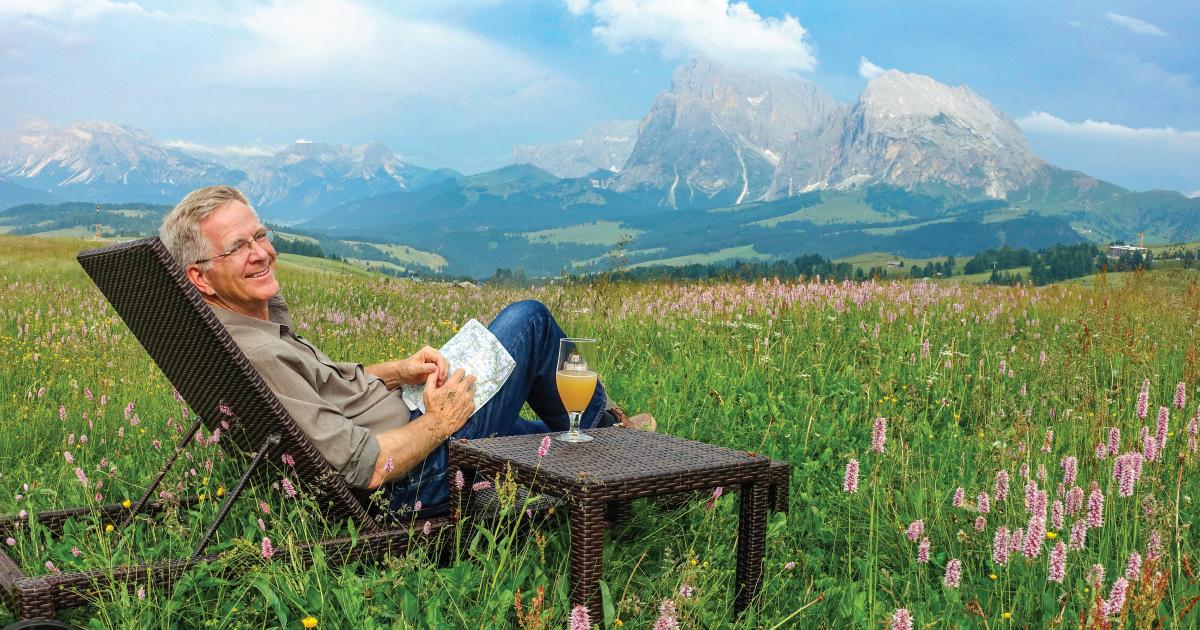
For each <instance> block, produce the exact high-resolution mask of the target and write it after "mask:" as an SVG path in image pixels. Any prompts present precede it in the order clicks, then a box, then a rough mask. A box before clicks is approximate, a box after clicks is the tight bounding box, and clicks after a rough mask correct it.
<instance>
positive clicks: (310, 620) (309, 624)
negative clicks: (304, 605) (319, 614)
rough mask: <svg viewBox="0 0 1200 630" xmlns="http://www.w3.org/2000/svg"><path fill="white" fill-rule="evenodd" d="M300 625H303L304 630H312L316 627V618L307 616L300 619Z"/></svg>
mask: <svg viewBox="0 0 1200 630" xmlns="http://www.w3.org/2000/svg"><path fill="white" fill-rule="evenodd" d="M300 624H301V625H303V626H304V627H305V628H308V629H309V630H312V629H313V628H316V627H317V618H316V617H314V616H312V615H309V616H307V617H305V618H303V619H301V620H300Z"/></svg>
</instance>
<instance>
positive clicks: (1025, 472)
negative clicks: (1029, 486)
mask: <svg viewBox="0 0 1200 630" xmlns="http://www.w3.org/2000/svg"><path fill="white" fill-rule="evenodd" d="M1020 451H1021V452H1022V453H1024V452H1025V443H1024V442H1021V444H1020ZM1021 478H1022V479H1029V462H1024V463H1022V464H1021Z"/></svg>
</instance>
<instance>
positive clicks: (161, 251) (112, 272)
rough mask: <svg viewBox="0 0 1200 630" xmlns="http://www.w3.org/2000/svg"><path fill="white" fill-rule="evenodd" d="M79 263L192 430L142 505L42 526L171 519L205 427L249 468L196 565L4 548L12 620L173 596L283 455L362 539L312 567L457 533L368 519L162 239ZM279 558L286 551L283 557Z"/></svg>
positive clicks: (306, 547)
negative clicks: (77, 566) (169, 499)
mask: <svg viewBox="0 0 1200 630" xmlns="http://www.w3.org/2000/svg"><path fill="white" fill-rule="evenodd" d="M78 260H79V263H80V265H82V266H83V268H84V270H85V271H86V272H87V273H88V275H89V276H91V278H92V280H93V281H94V282H95V283H96V285H97V286H98V287H99V288H100V291H101V292H102V293H103V294H104V295H105V297H106V298H108V301H109V302H110V303H111V304H112V306H113V308H114V309H115V310H116V311H117V314H118V315H120V317H121V319H123V320H124V322H125V324H126V325H127V326H128V328H129V329H130V330H131V331H132V332H133V334H134V336H135V337H136V338H137V339H138V341H139V342H140V343H141V344H142V346H143V347H144V348H145V349H146V351H147V353H149V355H150V357H151V358H152V359H153V360H154V362H155V363H156V364H158V367H159V368H160V369H161V370H162V371H163V373H164V374H165V375H166V376H167V378H168V379H169V380H170V381H171V383H172V384H173V385H174V386H175V387H176V389H177V390H178V392H179V394H180V395H181V396H182V397H183V399H184V401H186V402H187V404H188V405H189V406H190V407H191V409H192V410H193V411H194V412H195V413H196V416H195V424H193V426H192V427H191V428H190V430H188V431H187V432H186V433H185V434H184V437H183V438H182V440H181V442H180V444H179V445H178V446H177V447H176V449H175V451H174V453H173V454H172V455H171V456H170V457H169V458H168V460H167V462H166V463H165V464H164V466H163V468H162V470H161V471H159V473H158V475H157V476H156V477H155V479H154V480H153V482H152V483H151V485H150V486H149V488H148V489H147V491H146V493H145V494H144V496H143V497H142V498H141V499H140V500H138V501H137V502H136V503H134V504H133V505H132V506H131V507H130V508H129V509H126V508H124V507H122V506H121V505H119V504H110V505H105V506H101V507H99V508H94V509H93V508H72V509H64V510H57V511H52V512H43V513H40V514H38V515H37V518H38V522H39V523H40V524H41V525H42V526H44V527H46V528H47V529H49V530H50V531H51V532H52V533H54V534H55V535H61V534H62V532H63V529H64V526H65V524H66V523H67V521H68V520H70V519H72V518H79V517H84V516H87V515H89V514H94V513H98V514H99V515H101V516H102V517H103V519H104V520H105V521H107V522H114V523H116V522H122V523H128V522H130V521H131V520H132V519H133V518H134V516H135V515H137V514H143V515H153V514H156V513H158V512H161V511H163V510H164V509H165V506H164V505H163V504H161V503H159V502H157V501H152V500H151V499H152V498H154V497H155V496H157V494H156V491H157V488H158V485H159V483H160V482H161V481H162V479H163V477H164V476H165V475H166V473H167V471H168V470H170V468H171V467H172V465H173V464H174V463H175V461H176V459H177V458H178V457H179V455H180V454H181V453H182V452H183V450H184V449H185V448H186V447H187V445H188V443H189V441H190V440H191V439H192V438H193V436H194V435H195V434H196V431H197V429H199V428H200V424H201V423H203V424H204V425H205V426H206V427H207V428H208V430H209V431H214V430H216V429H217V428H218V427H221V426H222V424H223V423H225V424H228V425H229V426H228V428H224V427H222V437H221V439H222V441H223V442H224V441H230V442H232V443H233V447H230V448H226V449H225V450H226V452H227V453H228V454H229V455H230V456H232V457H239V456H240V457H243V458H244V459H245V461H246V469H245V472H244V474H243V476H242V478H241V480H240V481H239V482H238V484H237V485H236V486H235V487H234V488H233V489H232V490H231V491H230V492H229V493H228V495H227V496H226V497H225V499H224V503H223V504H222V506H221V508H220V510H219V512H218V514H217V516H216V518H215V519H214V521H213V523H212V524H211V525H210V526H209V528H208V530H207V531H206V532H205V534H204V536H203V538H202V540H201V542H200V543H199V544H198V545H197V547H196V549H195V551H194V553H193V554H192V556H191V557H190V558H179V559H172V560H163V561H159V562H154V563H147V564H140V565H130V566H125V567H119V568H117V569H115V570H114V569H107V570H93V571H80V572H73V573H53V574H47V575H25V574H24V573H23V572H22V571H21V570H20V568H19V567H18V566H17V564H16V563H15V562H14V561H13V560H12V559H10V558H9V557H8V556H7V555H6V554H5V553H3V552H2V551H0V598H2V601H3V603H4V604H5V605H6V606H7V608H8V610H9V611H10V612H12V613H13V615H14V616H15V617H17V618H18V619H22V620H27V619H52V618H54V616H55V615H56V613H58V612H59V611H61V610H64V609H67V608H72V607H77V606H81V605H85V604H87V603H88V602H89V601H90V600H93V599H94V598H95V597H96V594H97V592H99V591H101V590H102V589H105V588H107V587H108V586H109V585H110V584H113V583H114V582H118V583H126V584H129V585H131V586H133V585H138V584H143V585H145V584H152V585H155V586H159V587H166V586H169V585H170V584H172V583H174V582H175V581H176V580H178V579H179V578H180V577H182V576H183V575H184V574H185V573H186V572H187V571H188V570H189V569H190V568H192V567H193V566H195V565H197V564H199V563H202V562H206V561H211V560H214V559H216V558H217V557H218V556H217V555H216V554H210V553H208V552H207V548H208V546H209V543H210V541H211V540H212V536H213V534H215V532H216V531H217V529H218V527H219V526H220V524H221V522H222V521H223V519H224V518H225V516H226V515H227V514H228V512H229V509H230V508H231V507H232V505H233V503H234V501H236V500H237V498H238V496H239V495H240V494H241V492H242V491H243V489H244V488H245V487H246V485H247V484H248V483H249V482H250V481H251V480H252V479H255V478H258V477H262V476H263V472H264V470H263V468H264V464H265V466H266V467H279V466H282V464H281V463H280V459H281V458H280V457H279V456H280V455H281V454H283V453H288V454H290V455H291V457H292V459H293V460H294V466H293V467H292V470H291V471H290V472H293V473H295V475H296V476H297V477H299V478H300V479H302V480H304V481H305V483H306V489H307V490H308V492H309V493H310V494H311V495H312V496H313V497H315V498H316V499H317V501H318V502H319V504H320V506H321V508H322V513H323V514H324V515H325V516H326V517H327V518H329V519H332V520H331V522H344V521H346V520H347V519H350V520H351V521H352V522H353V523H354V524H355V527H356V528H357V534H358V535H357V536H355V537H354V539H353V540H352V539H351V538H348V537H346V538H336V539H331V540H323V541H317V542H311V543H307V544H303V545H300V546H298V548H297V549H298V553H299V554H300V555H302V556H303V558H302V560H304V561H307V559H308V556H309V554H310V552H311V550H312V549H314V548H315V547H318V546H320V547H323V548H324V556H325V558H326V561H327V563H328V564H329V565H330V566H337V565H339V564H342V563H344V562H346V561H348V560H350V559H352V558H353V559H361V560H367V559H371V558H377V557H382V556H383V555H385V554H389V553H391V554H399V553H403V552H405V551H407V550H408V549H409V548H410V546H411V545H414V544H416V545H421V544H425V542H426V539H425V538H424V536H425V535H427V534H426V533H425V531H423V530H425V529H426V527H425V526H426V524H428V532H429V533H430V534H437V533H438V532H441V531H443V530H445V529H448V528H451V527H453V526H454V525H455V520H454V519H453V518H451V517H434V518H425V519H420V520H416V521H413V520H411V519H410V520H405V521H403V522H400V523H398V524H393V523H389V522H386V521H384V522H381V521H380V520H379V519H377V518H376V517H375V516H373V515H372V514H370V513H368V511H367V509H365V508H364V506H363V503H362V502H360V500H359V498H358V497H356V496H355V493H354V492H352V491H351V489H350V487H349V486H347V484H346V483H345V481H344V480H343V478H342V476H341V475H340V474H338V473H337V472H336V471H335V470H334V469H333V468H332V466H330V464H329V463H328V462H327V461H326V460H325V458H324V457H322V456H321V454H320V453H319V452H318V451H317V450H316V448H315V447H314V446H313V444H312V442H311V441H310V440H309V439H308V437H307V436H305V435H304V433H303V432H301V430H300V428H299V427H298V426H297V425H296V423H295V422H294V421H293V420H292V418H291V416H290V415H288V413H287V411H286V410H285V409H284V408H283V406H282V405H281V404H280V402H279V400H278V399H277V398H276V397H275V395H274V394H273V393H272V392H271V390H270V389H269V388H268V387H267V385H266V383H264V382H263V380H262V377H261V376H260V375H259V373H258V371H257V370H256V369H255V368H254V367H253V366H252V365H251V364H250V362H249V360H247V358H246V357H245V355H244V354H242V352H241V350H240V349H239V348H238V347H237V344H236V343H235V342H234V341H233V339H232V338H231V337H230V336H229V334H228V333H227V332H226V331H225V328H224V327H223V326H222V325H221V323H220V322H219V321H218V320H217V318H216V316H215V315H213V313H212V311H211V309H210V308H209V307H208V306H207V305H206V304H205V303H204V301H203V299H202V298H201V296H200V294H199V293H198V292H197V291H196V289H195V288H194V287H193V286H192V285H191V283H190V282H189V281H188V280H187V278H186V277H185V276H184V273H183V270H182V269H180V267H179V266H178V264H176V262H175V261H174V259H172V258H171V256H170V254H169V253H168V252H167V250H166V248H165V247H164V246H163V244H162V243H161V242H160V241H159V239H158V238H157V237H151V238H145V239H141V240H137V241H131V242H127V243H121V244H117V245H112V246H109V247H104V248H100V249H94V250H89V251H85V252H83V253H81V254H79V256H78ZM230 412H232V413H230ZM790 468H791V467H790V465H789V464H787V463H786V462H772V464H771V471H770V484H769V486H768V504H769V505H770V506H771V507H772V509H774V510H778V511H786V509H787V504H788V482H789V477H790ZM276 478H278V477H276ZM484 501H486V498H484ZM481 502H482V501H481ZM611 507H612V508H614V509H613V510H612V512H613V514H614V517H613V518H614V519H615V520H624V518H625V516H626V515H627V514H628V506H627V505H621V506H617V505H614V506H611ZM466 511H467V512H468V513H470V512H472V511H473V508H471V507H468V508H466ZM24 525H25V522H24V519H21V518H18V517H17V516H0V538H3V537H6V536H9V535H11V533H12V532H15V531H16V530H17V529H18V528H20V527H23V526H24ZM283 553H285V552H283V551H282V550H280V551H278V552H277V556H276V557H277V558H278V557H279V555H278V554H283Z"/></svg>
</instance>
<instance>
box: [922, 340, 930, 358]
mask: <svg viewBox="0 0 1200 630" xmlns="http://www.w3.org/2000/svg"><path fill="white" fill-rule="evenodd" d="M921 358H922V359H928V358H929V340H928V339H922V340H921Z"/></svg>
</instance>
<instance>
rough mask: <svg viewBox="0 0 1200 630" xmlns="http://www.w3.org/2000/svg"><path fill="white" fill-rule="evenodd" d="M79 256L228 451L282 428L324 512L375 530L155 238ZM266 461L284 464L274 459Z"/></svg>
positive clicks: (254, 446)
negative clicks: (230, 445) (227, 444)
mask: <svg viewBox="0 0 1200 630" xmlns="http://www.w3.org/2000/svg"><path fill="white" fill-rule="evenodd" d="M78 259H79V264H80V265H82V266H83V268H84V270H85V271H87V273H88V275H89V276H91V278H92V281H93V282H95V283H96V286H97V287H99V288H100V291H101V292H102V293H104V296H105V297H106V298H108V301H109V302H110V303H111V304H112V306H113V308H114V309H116V311H117V314H118V315H120V316H121V319H123V320H124V321H125V325H126V326H128V327H129V330H130V331H132V332H133V334H134V336H135V337H137V340H138V341H139V342H140V343H141V344H142V347H144V348H145V349H146V352H147V353H149V354H150V357H151V358H152V359H154V362H155V363H157V364H158V367H159V369H161V370H162V371H163V373H164V374H166V376H167V378H168V379H169V380H170V381H171V384H172V385H174V386H175V388H176V389H177V390H178V391H179V393H180V395H181V396H183V399H184V400H185V401H187V403H188V405H189V406H190V407H191V408H192V410H194V411H195V412H196V413H198V414H200V416H201V417H202V418H203V419H204V423H205V425H206V426H207V427H208V429H209V430H210V431H215V430H216V429H218V428H219V427H220V428H222V434H221V439H223V440H230V441H232V442H233V443H234V444H236V445H237V447H238V448H236V449H232V448H227V449H225V450H226V452H228V453H230V454H231V455H236V454H238V453H239V452H241V453H246V452H253V451H256V450H258V448H259V447H260V445H262V444H263V442H264V440H265V439H266V438H267V436H268V435H270V434H272V433H278V434H280V436H281V438H282V442H281V444H280V446H279V449H278V452H280V453H289V454H291V456H292V457H293V459H294V460H295V462H296V464H295V469H296V473H297V475H298V476H299V478H300V479H302V480H305V482H306V483H307V484H308V489H309V490H310V492H312V493H313V495H314V496H316V497H317V498H318V500H319V501H321V503H322V504H323V505H324V507H325V510H326V513H327V514H329V515H330V516H333V517H334V518H337V519H343V518H347V517H349V518H352V519H354V520H355V521H356V522H358V524H359V526H360V527H361V528H362V529H363V531H366V532H374V531H378V525H377V524H376V523H375V522H374V521H373V520H372V519H370V518H369V517H368V516H367V513H366V511H365V510H364V509H363V506H362V504H360V503H359V502H358V500H357V499H355V498H354V495H353V494H352V493H351V492H350V490H349V488H348V487H347V486H346V484H345V481H344V480H343V479H342V477H341V476H340V475H339V474H338V473H337V472H336V471H335V470H333V468H332V467H331V466H330V465H329V462H327V461H325V458H324V457H322V456H321V454H320V453H318V452H317V450H316V448H315V447H314V446H313V445H312V442H311V441H310V440H309V439H308V437H307V436H305V435H304V433H303V432H301V431H300V428H299V427H298V426H297V425H296V423H295V422H294V421H293V420H292V418H291V416H289V415H288V413H287V411H285V410H284V408H283V406H282V405H281V404H280V403H279V400H278V399H277V398H276V397H275V395H274V394H273V393H272V392H271V390H270V389H268V388H267V385H266V383H264V382H263V380H262V377H261V376H259V374H258V371H257V370H255V369H254V367H253V366H252V365H250V362H249V360H247V359H246V356H245V355H244V354H242V351H241V350H240V349H239V348H238V347H237V344H236V343H234V341H233V339H232V338H231V337H230V336H229V333H227V332H226V331H225V327H224V326H222V325H221V323H220V322H219V321H218V320H217V318H216V316H215V315H213V313H212V310H211V309H210V308H209V307H208V305H207V304H205V303H204V300H203V299H202V298H201V297H200V293H199V292H198V291H196V289H195V287H193V286H192V284H191V283H190V282H189V281H188V280H187V278H186V277H185V276H184V273H183V270H182V269H180V268H179V265H177V264H176V263H175V261H174V259H172V258H171V255H170V254H169V253H167V250H166V248H165V247H164V246H163V244H162V242H161V241H159V240H158V238H157V237H153V238H146V239H141V240H138V241H131V242H128V243H121V244H118V245H113V246H110V247H105V248H101V249H94V250H90V251H86V252H83V253H81V254H79V257H78ZM223 424H225V425H228V428H224V426H223ZM269 461H270V462H271V464H272V465H274V466H281V464H280V459H279V457H271V458H269Z"/></svg>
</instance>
